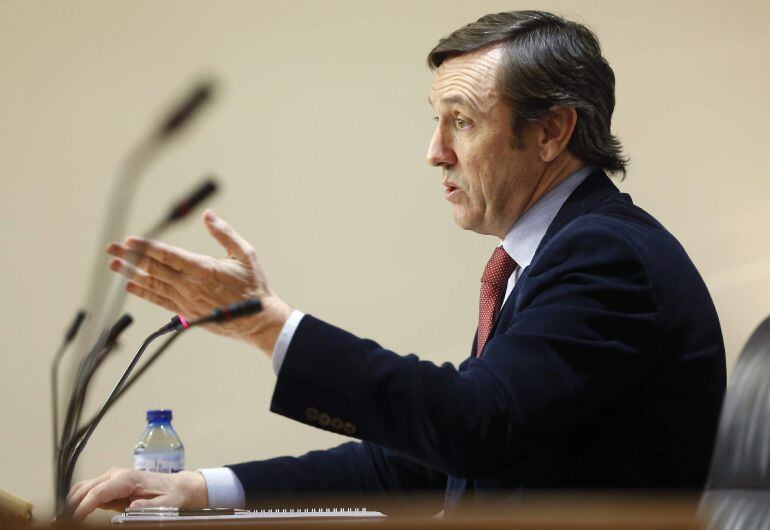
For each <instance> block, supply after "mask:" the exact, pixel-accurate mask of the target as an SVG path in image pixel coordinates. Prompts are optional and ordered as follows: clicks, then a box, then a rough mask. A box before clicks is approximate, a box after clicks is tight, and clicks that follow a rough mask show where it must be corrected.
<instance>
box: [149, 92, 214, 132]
mask: <svg viewBox="0 0 770 530" xmlns="http://www.w3.org/2000/svg"><path fill="white" fill-rule="evenodd" d="M213 94H214V82H213V81H211V80H208V79H207V80H204V81H202V82H200V83H199V84H198V85H197V86H195V87H194V88H193V90H192V92H190V94H189V95H188V96H187V97H186V98H185V100H184V101H182V103H181V104H180V105H179V106H178V107H176V108H175V109H174V110H173V111H172V112H171V113H170V114H169V115H168V118H166V120H165V121H164V122H163V125H162V126H161V128H160V130H159V131H158V136H159V137H160V138H161V139H164V140H165V139H167V138H169V137H171V136H172V135H174V134H175V133H176V132H178V131H179V130H181V129H182V128H183V127H184V125H185V124H186V123H188V122H189V121H190V119H191V118H192V117H193V116H194V115H195V114H197V113H198V111H199V110H200V109H201V108H203V106H204V105H205V104H206V103H207V102H208V101H209V100H210V99H211V97H212V95H213Z"/></svg>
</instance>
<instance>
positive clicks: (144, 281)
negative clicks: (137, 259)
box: [110, 258, 180, 300]
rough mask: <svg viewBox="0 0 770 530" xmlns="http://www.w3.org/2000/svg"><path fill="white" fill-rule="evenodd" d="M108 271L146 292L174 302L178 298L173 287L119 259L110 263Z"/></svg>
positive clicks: (176, 291)
mask: <svg viewBox="0 0 770 530" xmlns="http://www.w3.org/2000/svg"><path fill="white" fill-rule="evenodd" d="M110 269H111V270H113V271H115V272H117V273H119V274H121V275H122V276H125V277H126V278H128V279H130V280H133V281H134V283H138V284H139V285H141V286H143V287H145V288H147V289H148V290H150V291H153V292H154V293H157V294H159V295H162V296H164V297H166V298H169V299H172V300H174V299H178V298H179V297H180V293H179V291H178V290H177V289H176V287H175V286H174V285H172V284H170V283H166V282H165V281H163V280H159V279H158V278H157V277H155V276H152V275H151V274H152V273H150V274H148V273H147V272H145V271H143V270H142V269H139V268H138V267H136V266H134V265H132V264H131V263H129V262H127V261H124V260H122V259H120V258H115V259H113V260H112V261H110Z"/></svg>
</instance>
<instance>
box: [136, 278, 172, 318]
mask: <svg viewBox="0 0 770 530" xmlns="http://www.w3.org/2000/svg"><path fill="white" fill-rule="evenodd" d="M126 291H128V292H129V293H131V294H133V295H136V296H138V297H139V298H144V299H145V300H147V301H148V302H152V303H153V304H155V305H159V306H160V307H162V308H164V309H168V310H169V311H171V312H172V313H182V312H183V311H181V310H180V309H179V306H178V305H177V304H176V302H174V301H173V300H172V299H170V298H167V297H165V296H163V295H161V294H158V293H156V292H153V291H151V290H150V289H147V288H146V287H142V286H141V285H139V284H138V283H136V282H134V281H130V282H128V283H127V284H126Z"/></svg>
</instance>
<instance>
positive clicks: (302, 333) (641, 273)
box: [271, 216, 659, 478]
mask: <svg viewBox="0 0 770 530" xmlns="http://www.w3.org/2000/svg"><path fill="white" fill-rule="evenodd" d="M591 217H592V216H584V217H583V218H581V220H580V221H576V222H573V223H572V224H570V225H568V226H567V227H565V228H564V229H562V230H561V231H560V232H559V234H557V235H556V236H555V237H553V238H552V239H551V240H550V241H549V242H548V243H547V245H546V247H545V248H543V249H541V251H540V252H539V253H538V256H536V259H535V260H534V261H533V263H532V264H531V265H530V267H529V268H528V270H527V271H526V272H527V273H528V278H526V281H520V283H521V285H517V288H516V289H515V290H514V293H513V294H512V297H513V298H515V299H514V300H513V301H509V303H514V304H515V305H516V309H515V312H514V316H513V318H510V319H509V321H508V322H506V323H504V324H503V323H501V324H500V325H499V326H498V329H497V330H496V331H495V334H494V336H493V337H492V338H491V339H490V341H489V342H488V344H487V347H486V348H485V350H484V355H483V356H482V357H481V358H479V359H473V360H471V362H470V363H468V365H467V369H465V370H464V371H458V370H457V369H456V368H455V367H453V366H452V365H450V364H448V363H447V364H443V365H441V366H437V365H435V364H433V363H431V362H426V361H421V360H420V359H419V358H418V357H417V356H415V355H406V356H401V355H398V354H396V353H394V352H392V351H389V350H387V349H385V348H383V347H382V346H380V345H379V344H377V343H375V342H373V341H371V340H367V339H362V338H359V337H356V336H354V335H352V334H350V333H348V332H346V331H343V330H341V329H339V328H336V327H334V326H332V325H330V324H327V323H325V322H322V321H321V320H318V319H316V318H314V317H312V316H311V315H306V316H305V318H304V319H303V320H302V322H301V323H300V325H299V327H298V329H297V332H296V333H295V335H294V338H293V339H292V343H291V345H290V346H289V350H288V352H287V355H286V358H285V360H284V364H283V367H282V369H281V373H280V374H279V377H278V381H277V384H276V388H275V392H274V394H273V401H272V403H271V410H272V411H274V412H276V413H278V414H282V415H285V416H287V417H290V418H293V419H295V420H298V421H301V422H304V423H306V424H309V425H312V426H315V427H319V428H323V429H326V430H332V431H343V432H345V433H346V434H349V435H352V436H355V437H358V438H361V439H363V440H368V441H371V442H374V443H376V444H378V445H380V446H383V447H388V448H390V449H393V450H395V451H398V452H399V453H401V454H404V455H407V456H408V457H409V458H411V459H413V460H415V461H417V462H420V463H422V464H423V465H425V466H426V467H427V468H430V469H437V470H440V471H442V472H444V473H447V474H449V475H453V476H457V477H465V478H476V477H479V476H484V475H486V474H488V473H490V472H492V471H494V470H495V468H497V467H498V466H500V465H502V464H510V463H512V462H514V461H516V459H518V458H521V455H523V454H525V453H526V451H527V449H528V448H530V447H533V446H536V445H537V444H538V443H539V441H540V440H543V439H544V438H545V439H547V438H549V437H554V436H559V435H560V434H561V433H564V432H566V431H567V430H569V429H570V428H571V427H572V426H574V425H575V424H577V423H578V422H580V421H581V420H582V419H584V418H586V417H588V416H590V415H591V414H593V413H595V412H596V411H598V410H599V409H601V408H602V407H603V406H606V405H607V404H609V403H611V402H612V401H613V400H615V399H617V398H618V397H620V396H622V395H623V394H624V393H625V392H627V391H628V390H629V389H631V388H633V387H634V386H635V385H637V384H638V383H640V382H641V381H643V380H644V378H645V377H646V376H647V374H649V373H650V372H651V371H652V370H653V369H654V367H655V365H656V363H658V362H659V360H658V359H657V358H656V356H655V351H656V347H655V345H656V341H657V340H658V315H657V307H656V301H655V294H654V292H653V288H652V286H651V284H650V280H649V277H648V274H647V271H646V268H645V264H644V263H643V262H642V260H641V259H640V257H639V255H638V253H637V252H636V250H635V248H634V246H633V245H632V244H631V243H630V242H628V241H626V240H625V239H624V237H623V236H622V231H619V230H615V229H614V228H613V227H612V226H611V223H610V226H607V223H606V222H602V221H598V222H594V221H593V220H592V219H591Z"/></svg>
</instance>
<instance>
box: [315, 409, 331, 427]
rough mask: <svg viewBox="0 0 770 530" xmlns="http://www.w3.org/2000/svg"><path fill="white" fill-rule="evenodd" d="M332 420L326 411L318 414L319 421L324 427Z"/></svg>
mask: <svg viewBox="0 0 770 530" xmlns="http://www.w3.org/2000/svg"><path fill="white" fill-rule="evenodd" d="M331 421H332V419H331V418H330V417H329V415H328V414H326V413H325V412H324V413H322V414H319V415H318V423H320V424H321V425H322V426H324V427H326V426H328V425H329V423H330V422H331Z"/></svg>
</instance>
